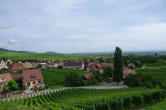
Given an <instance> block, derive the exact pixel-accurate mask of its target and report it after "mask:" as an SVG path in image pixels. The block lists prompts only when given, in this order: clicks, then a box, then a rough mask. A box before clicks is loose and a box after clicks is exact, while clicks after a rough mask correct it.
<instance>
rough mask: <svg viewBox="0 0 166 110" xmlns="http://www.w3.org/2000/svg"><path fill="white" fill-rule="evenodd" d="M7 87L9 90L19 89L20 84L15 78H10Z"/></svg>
mask: <svg viewBox="0 0 166 110" xmlns="http://www.w3.org/2000/svg"><path fill="white" fill-rule="evenodd" d="M7 87H8V89H9V90H17V89H18V84H17V83H16V81H15V80H10V81H8V83H7Z"/></svg>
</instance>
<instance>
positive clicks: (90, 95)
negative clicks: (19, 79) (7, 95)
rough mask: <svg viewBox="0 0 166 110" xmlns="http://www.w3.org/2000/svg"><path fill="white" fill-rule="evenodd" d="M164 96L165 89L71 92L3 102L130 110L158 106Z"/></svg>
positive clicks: (39, 108)
mask: <svg viewBox="0 0 166 110" xmlns="http://www.w3.org/2000/svg"><path fill="white" fill-rule="evenodd" d="M140 90H141V91H140ZM163 95H164V92H163V90H161V89H147V88H126V89H115V90H111V89H109V90H108V89H107V90H106V89H105V90H104V89H101V90H97V89H68V90H63V91H58V92H53V93H51V94H45V95H40V96H35V97H30V98H26V99H15V100H10V102H3V103H2V102H1V103H2V104H4V105H7V103H10V104H16V105H20V106H24V107H25V108H26V107H28V110H124V109H126V110H129V109H131V108H134V107H138V106H142V105H146V104H152V103H156V102H158V101H160V99H161V98H162V97H163ZM3 107H4V106H3ZM15 109H16V108H15ZM2 110H3V109H2ZM5 110H11V109H5ZM22 110H23V109H22Z"/></svg>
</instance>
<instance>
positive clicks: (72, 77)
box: [65, 72, 84, 87]
mask: <svg viewBox="0 0 166 110" xmlns="http://www.w3.org/2000/svg"><path fill="white" fill-rule="evenodd" d="M83 85H84V82H83V79H82V77H80V76H79V75H78V74H77V73H74V72H71V73H70V74H68V75H67V76H66V77H65V86H70V87H76V86H83Z"/></svg>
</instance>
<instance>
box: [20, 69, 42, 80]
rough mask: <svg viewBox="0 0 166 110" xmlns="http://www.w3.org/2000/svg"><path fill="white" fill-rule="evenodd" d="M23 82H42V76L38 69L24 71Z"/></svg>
mask: <svg viewBox="0 0 166 110" xmlns="http://www.w3.org/2000/svg"><path fill="white" fill-rule="evenodd" d="M22 75H23V80H24V81H33V80H42V79H43V77H42V74H41V72H40V70H39V69H33V70H24V71H23V74H22Z"/></svg>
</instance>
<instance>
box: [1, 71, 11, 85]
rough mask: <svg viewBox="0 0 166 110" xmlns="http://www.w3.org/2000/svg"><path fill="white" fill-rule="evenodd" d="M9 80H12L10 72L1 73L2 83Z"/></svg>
mask: <svg viewBox="0 0 166 110" xmlns="http://www.w3.org/2000/svg"><path fill="white" fill-rule="evenodd" d="M2 79H4V81H1V80H2ZM9 80H12V77H11V75H10V74H9V73H6V74H0V83H3V82H8V81H9Z"/></svg>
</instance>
